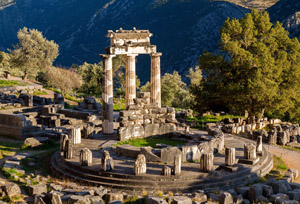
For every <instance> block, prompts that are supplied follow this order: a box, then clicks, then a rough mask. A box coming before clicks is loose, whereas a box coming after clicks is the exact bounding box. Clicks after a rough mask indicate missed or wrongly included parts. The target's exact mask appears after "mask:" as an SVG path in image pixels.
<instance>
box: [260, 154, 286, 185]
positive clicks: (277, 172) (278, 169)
mask: <svg viewBox="0 0 300 204" xmlns="http://www.w3.org/2000/svg"><path fill="white" fill-rule="evenodd" d="M287 170H288V167H287V166H286V164H285V163H284V162H283V160H282V159H281V158H280V157H277V156H275V155H274V156H273V169H272V170H271V171H270V172H269V173H268V174H267V175H266V176H263V177H261V179H260V180H259V181H257V183H259V182H265V181H267V180H268V179H270V178H275V179H277V180H278V179H282V178H283V176H284V175H283V174H284V172H285V171H287Z"/></svg>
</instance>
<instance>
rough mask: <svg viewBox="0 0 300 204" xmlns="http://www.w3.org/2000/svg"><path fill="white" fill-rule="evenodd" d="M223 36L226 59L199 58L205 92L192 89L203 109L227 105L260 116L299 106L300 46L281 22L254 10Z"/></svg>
mask: <svg viewBox="0 0 300 204" xmlns="http://www.w3.org/2000/svg"><path fill="white" fill-rule="evenodd" d="M220 34H221V42H220V44H219V48H220V50H221V51H222V52H223V55H222V56H221V55H213V54H211V53H208V52H205V53H204V54H203V55H202V56H201V57H200V58H199V64H200V68H201V69H202V71H203V76H204V78H203V81H202V82H201V85H199V86H198V89H199V88H200V89H201V90H202V91H201V92H199V90H198V92H196V91H195V90H194V92H193V91H192V92H193V93H194V94H195V95H197V100H196V101H199V102H198V104H197V107H198V109H201V108H202V107H205V108H206V109H211V108H215V107H222V106H223V107H224V105H225V106H226V107H228V108H230V109H231V110H233V111H235V112H236V113H242V112H243V111H244V110H247V111H248V112H249V114H250V115H256V116H259V117H260V116H262V115H263V113H264V111H266V112H268V113H274V112H276V113H278V114H284V113H285V112H286V111H288V110H289V111H291V110H292V109H293V108H294V107H295V104H296V103H299V98H300V97H299V91H298V87H299V85H300V44H299V41H298V39H296V38H293V39H291V38H289V33H288V31H286V30H285V29H284V28H283V27H282V25H281V24H280V23H279V22H277V23H275V24H274V25H273V24H272V23H271V22H270V18H269V15H268V13H267V12H262V11H257V10H253V11H252V13H248V14H246V15H245V17H244V18H241V19H240V20H237V19H230V18H228V19H227V20H226V22H225V23H224V26H223V27H222V28H221V29H220ZM200 107H201V108H200Z"/></svg>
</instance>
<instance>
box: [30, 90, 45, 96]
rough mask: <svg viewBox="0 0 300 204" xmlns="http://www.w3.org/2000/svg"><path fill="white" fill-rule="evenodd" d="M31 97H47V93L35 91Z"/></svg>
mask: <svg viewBox="0 0 300 204" xmlns="http://www.w3.org/2000/svg"><path fill="white" fill-rule="evenodd" d="M33 95H35V96H42V95H48V93H47V92H46V91H43V90H37V91H34V92H33Z"/></svg>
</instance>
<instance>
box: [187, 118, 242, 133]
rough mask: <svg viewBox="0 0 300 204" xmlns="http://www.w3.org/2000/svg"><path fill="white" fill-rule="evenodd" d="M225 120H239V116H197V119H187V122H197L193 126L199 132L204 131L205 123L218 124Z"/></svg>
mask: <svg viewBox="0 0 300 204" xmlns="http://www.w3.org/2000/svg"><path fill="white" fill-rule="evenodd" d="M225 118H241V116H236V115H220V116H214V115H206V116H199V117H190V116H188V117H187V121H188V122H198V123H197V124H196V126H195V128H196V129H199V130H205V129H206V123H216V122H220V121H221V120H223V119H225Z"/></svg>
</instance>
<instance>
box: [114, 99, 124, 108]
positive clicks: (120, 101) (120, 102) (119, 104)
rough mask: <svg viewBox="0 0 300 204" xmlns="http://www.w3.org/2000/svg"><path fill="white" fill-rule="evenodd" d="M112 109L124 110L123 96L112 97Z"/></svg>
mask: <svg viewBox="0 0 300 204" xmlns="http://www.w3.org/2000/svg"><path fill="white" fill-rule="evenodd" d="M113 109H114V111H122V110H126V101H125V99H124V98H121V99H119V98H114V105H113Z"/></svg>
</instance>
